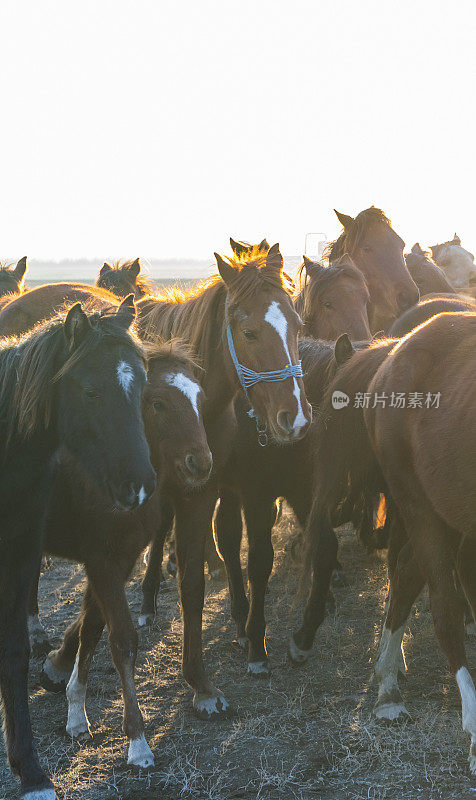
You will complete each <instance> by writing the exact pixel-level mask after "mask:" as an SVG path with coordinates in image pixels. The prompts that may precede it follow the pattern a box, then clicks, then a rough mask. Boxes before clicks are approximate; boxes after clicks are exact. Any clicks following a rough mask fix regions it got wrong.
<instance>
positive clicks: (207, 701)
mask: <svg viewBox="0 0 476 800" xmlns="http://www.w3.org/2000/svg"><path fill="white" fill-rule="evenodd" d="M193 712H194V714H195V716H197V717H198V718H199V719H203V720H206V721H208V720H213V719H220V718H221V717H228V716H230V715H231V714H232V713H233V711H232V709H231V706H230V704H229V703H228V701H227V700H225V698H224V697H223V695H222V694H217V695H215V696H214V697H210V696H208V695H205V694H202V693H199V692H197V693H196V694H195V697H194V698H193Z"/></svg>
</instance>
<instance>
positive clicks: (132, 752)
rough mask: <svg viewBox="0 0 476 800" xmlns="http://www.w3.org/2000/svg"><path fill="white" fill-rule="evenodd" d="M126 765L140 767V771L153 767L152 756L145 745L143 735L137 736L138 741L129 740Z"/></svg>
mask: <svg viewBox="0 0 476 800" xmlns="http://www.w3.org/2000/svg"><path fill="white" fill-rule="evenodd" d="M127 763H128V764H129V765H130V766H133V767H140V768H141V769H150V768H151V767H153V766H154V755H153V753H152V750H151V749H150V747H149V745H148V744H147V741H146V738H145V736H144V734H142V735H141V736H139V738H138V739H131V740H130V742H129V752H128V754H127Z"/></svg>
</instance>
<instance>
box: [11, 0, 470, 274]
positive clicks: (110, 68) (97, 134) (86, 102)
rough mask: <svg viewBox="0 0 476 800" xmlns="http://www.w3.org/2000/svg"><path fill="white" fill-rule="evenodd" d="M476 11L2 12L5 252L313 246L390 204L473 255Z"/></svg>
mask: <svg viewBox="0 0 476 800" xmlns="http://www.w3.org/2000/svg"><path fill="white" fill-rule="evenodd" d="M475 17H476V6H475V3H474V2H473V0H468V1H467V2H466V1H465V0H454V1H453V2H445V3H441V2H438V0H399V1H398V2H392V1H390V0H341V2H339V1H338V0H312V1H310V2H307V1H306V0H292V2H280V0H239V2H234V1H230V0H191V1H190V2H177V0H133V1H132V2H130V1H129V0H111V1H109V0H94V1H93V2H92V1H91V0H81V1H80V2H79V1H76V0H67V2H65V0H41V2H38V0H34V2H22V1H21V0H13V2H12V1H11V0H2V3H1V6H0V36H1V54H0V58H1V69H0V97H1V106H0V107H1V112H2V121H1V128H0V131H1V132H0V137H1V140H0V145H1V146H0V181H1V185H0V192H1V239H0V259H2V258H7V257H11V258H15V257H20V256H22V255H25V254H26V255H28V256H29V257H30V258H55V259H58V258H62V257H71V258H74V257H82V256H86V257H95V256H98V255H102V254H109V255H111V256H115V257H121V256H122V257H135V256H138V255H139V256H142V257H144V258H148V257H149V258H151V257H153V258H170V257H181V256H183V257H195V258H209V259H210V260H212V259H213V251H214V250H218V251H222V252H228V237H229V236H230V235H232V236H233V237H235V238H241V239H248V240H251V241H257V240H259V239H261V238H262V237H263V236H267V238H268V239H269V241H270V242H274V241H279V242H280V244H281V247H282V250H283V252H284V253H287V254H295V255H298V254H300V253H301V252H302V251H303V247H304V237H305V234H306V232H308V231H325V232H326V233H327V235H328V237H329V238H334V237H335V235H336V234H337V233H338V230H339V227H338V224H337V220H336V219H335V217H334V215H333V212H332V209H333V208H334V207H336V208H338V209H339V210H342V211H344V212H346V213H348V214H352V215H354V214H356V213H357V212H358V211H360V210H362V209H363V208H366V207H368V206H369V205H372V204H374V205H377V206H380V207H381V208H383V209H384V211H385V212H386V213H387V214H388V215H389V216H390V218H391V219H392V222H393V224H394V227H395V228H396V230H397V231H398V232H399V233H400V234H401V235H402V236H403V237H404V239H405V240H406V242H407V245H409V246H411V245H412V244H413V242H414V241H416V240H419V241H420V242H421V244H422V245H425V244H434V243H435V242H436V241H443V240H446V239H448V238H451V237H452V236H453V233H454V231H455V230H456V231H457V232H458V234H459V235H460V236H461V238H462V240H463V245H465V244H466V245H467V246H468V247H469V249H472V250H473V252H474V249H475V246H476V230H475V228H476V219H475V208H474V206H475V203H474V183H475V177H476V176H475V160H474V153H475V149H476V126H475V121H476V120H475V77H476V57H475V51H476V47H475V25H474V23H475Z"/></svg>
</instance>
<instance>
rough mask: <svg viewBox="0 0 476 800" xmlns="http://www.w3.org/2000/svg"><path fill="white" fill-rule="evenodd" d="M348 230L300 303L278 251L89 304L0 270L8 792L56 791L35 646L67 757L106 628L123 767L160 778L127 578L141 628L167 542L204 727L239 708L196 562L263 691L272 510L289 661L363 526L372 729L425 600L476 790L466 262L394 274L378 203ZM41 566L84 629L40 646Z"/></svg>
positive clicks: (41, 797)
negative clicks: (378, 611) (142, 563)
mask: <svg viewBox="0 0 476 800" xmlns="http://www.w3.org/2000/svg"><path fill="white" fill-rule="evenodd" d="M336 213H337V212H336ZM337 216H338V218H339V221H340V222H341V224H342V226H343V231H342V234H341V235H340V236H339V238H338V239H337V241H336V242H334V243H332V245H330V246H329V248H328V253H327V263H326V266H323V265H321V264H320V263H317V262H314V261H311V260H310V259H308V258H306V257H305V258H304V261H303V264H302V267H301V273H300V278H301V280H300V289H299V291H297V292H296V291H295V290H294V286H293V283H292V281H291V280H290V278H289V277H288V276H287V275H286V273H285V272H284V270H283V258H282V256H281V254H280V252H279V247H278V245H273V246H272V247H270V246H269V245H268V243H267V242H266V240H263V241H262V242H261V243H260V244H259V245H248V244H246V243H244V242H235V241H233V240H230V243H231V246H232V250H233V255H232V256H230V257H229V258H222V257H221V256H219V255H217V254H215V255H216V260H217V267H218V273H219V274H218V275H217V276H216V277H215V278H212V279H210V280H209V281H207V282H205V283H203V284H200V285H198V286H197V287H195V288H193V289H192V290H190V291H187V292H182V291H180V290H179V289H173V290H169V291H167V292H165V293H157V292H154V291H153V288H152V286H151V285H149V283H148V282H147V280H146V279H145V278H144V277H143V276H142V275H141V272H140V264H139V261H134V262H127V263H125V264H116V265H113V266H110V265H108V264H105V265H104V266H103V268H102V269H101V271H100V273H99V275H98V279H97V282H96V286H94V287H91V286H86V285H81V284H73V283H58V284H47V285H44V286H39V287H37V288H35V289H31V290H29V291H27V290H26V289H25V288H24V286H23V279H24V275H25V271H26V260H25V259H22V260H21V261H19V262H18V264H17V265H16V267H15V268H7V267H4V268H2V269H0V293H1V294H2V296H1V297H0V337H2V338H1V345H0V448H1V452H2V460H1V464H0V519H1V529H0V689H1V695H2V699H3V708H4V717H5V737H6V745H7V752H8V758H9V763H10V766H11V768H12V770H13V771H14V772H15V773H16V774H18V775H19V778H20V782H21V793H22V797H25V798H28V800H52V799H53V798H55V797H56V794H55V790H54V788H53V785H52V783H51V781H50V779H49V778H48V776H47V775H46V774H45V772H44V771H43V769H42V768H41V766H40V763H39V760H38V756H37V753H36V749H35V744H34V740H33V735H32V731H31V726H30V717H29V710H28V688H27V678H28V662H29V652H30V649H29V640H30V642H31V645H32V647H33V648H34V649H36V650H37V651H38V650H39V651H43V652H45V654H47V655H46V661H45V663H44V667H43V673H42V683H43V686H44V687H45V688H46V689H49V690H51V691H64V690H65V689H66V697H67V703H68V716H67V723H66V730H67V732H68V733H69V734H70V735H71V736H73V737H77V738H81V737H84V736H88V734H89V723H88V719H87V715H86V710H85V697H86V686H87V680H88V671H89V667H90V664H91V660H92V656H93V653H94V650H95V647H96V645H97V643H98V641H99V638H100V636H101V634H102V631H103V628H104V627H105V626H106V627H107V630H108V635H109V644H110V649H111V654H112V658H113V660H114V664H115V666H116V668H117V671H118V673H119V676H120V679H121V684H122V692H123V703H124V731H125V734H126V736H127V738H128V741H129V749H128V763H129V764H131V765H136V766H138V767H143V768H147V767H150V766H152V765H153V763H154V757H153V754H152V752H151V750H150V748H149V746H148V744H147V741H146V739H145V736H144V724H143V720H142V716H141V712H140V709H139V705H138V702H137V697H136V691H135V685H134V668H135V660H136V653H137V641H138V639H137V632H136V628H135V626H134V624H133V621H132V618H131V614H130V611H129V608H128V604H127V600H126V595H125V584H126V581H127V579H128V577H129V576H130V574H131V571H132V569H133V567H134V564H135V563H136V561H137V559H138V557H139V555H140V553H141V552H142V551H143V550H144V549H145V548H146V547H147V546H148V545H151V549H150V557H149V563H148V567H147V571H146V575H145V577H144V581H143V604H142V609H141V614H140V617H139V625H143V624H146V623H148V622H150V620H151V619H152V618H153V616H154V613H155V606H156V602H157V595H158V591H159V586H160V580H161V575H162V558H163V548H164V541H165V537H166V536H167V534H168V532H169V531H170V529H171V528H172V526H173V529H174V536H175V551H176V559H177V565H178V585H179V591H180V600H181V605H182V614H183V674H184V677H185V679H186V681H187V682H188V684H189V685H190V686H191V688H192V690H193V709H194V711H195V713H196V714H197V715H198V716H199V717H201V718H202V719H211V718H213V717H218V716H221V715H226V714H228V713H229V712H230V706H229V703H228V701H227V699H226V698H225V697H224V695H223V694H222V693H221V692H220V690H219V689H218V688H217V687H215V686H213V685H212V683H211V682H210V680H209V679H208V677H207V674H206V671H205V668H204V664H203V660H202V610H203V600H204V565H205V562H206V563H207V565H208V570H209V572H210V573H213V572H214V571H215V570H216V569H218V568H219V567H220V565H221V564H222V561H223V562H224V564H225V568H226V572H227V577H228V584H229V591H230V598H231V611H232V616H233V619H234V621H235V623H236V635H237V641H238V642H239V643H240V645H241V646H243V647H247V648H248V667H247V669H248V673H249V674H250V675H253V676H258V677H259V676H268V675H269V674H270V666H269V659H268V653H267V650H266V643H265V628H266V623H265V597H266V591H267V582H268V579H269V576H270V574H271V570H272V565H273V547H272V542H271V530H272V527H273V524H274V522H275V520H276V509H277V502H276V501H277V500H278V499H279V498H285V499H286V500H287V502H288V504H289V505H290V506H291V508H292V509H293V511H294V513H295V515H296V518H297V520H298V522H299V523H300V526H301V528H302V529H303V530H304V531H305V534H304V543H303V547H305V548H306V555H305V557H304V559H303V561H304V566H303V576H302V585H303V586H304V585H305V586H306V587H307V585H308V584H309V586H310V588H309V592H308V596H307V601H306V605H305V609H304V613H303V618H302V624H301V626H300V628H299V629H298V630H297V631H295V632H294V634H293V635H292V636H291V638H290V641H289V656H290V658H291V659H292V661H293V662H294V663H296V664H300V663H303V662H305V661H306V660H307V659H308V657H309V654H310V651H311V648H312V645H313V642H314V638H315V635H316V632H317V629H318V627H319V625H320V624H321V622H322V621H323V619H324V616H325V609H326V601H327V599H328V595H329V591H330V585H331V581H332V574H333V572H334V571H335V570H336V569H339V568H340V565H339V562H338V543H337V538H336V534H335V532H334V527H336V526H338V525H341V524H343V523H345V522H352V523H353V525H354V526H355V528H356V530H357V531H358V533H359V536H360V538H361V539H362V541H363V542H364V543H365V544H366V545H367V547H374V546H384V547H386V548H388V571H389V579H390V593H389V606H388V613H387V616H386V620H385V623H384V627H383V632H382V636H381V640H380V646H379V655H378V659H377V663H376V673H377V678H378V684H379V689H378V698H377V703H376V707H375V714H376V715H377V717H379V718H381V719H386V720H390V721H391V720H395V719H398V718H402V717H404V716H405V715H407V714H408V712H407V710H406V708H405V705H404V703H403V699H402V696H401V693H400V689H399V686H398V674H399V672H402V671H404V670H405V660H404V655H403V650H402V637H403V632H404V628H405V623H406V620H407V617H408V614H409V612H410V609H411V607H412V604H413V602H414V600H415V599H416V597H417V596H418V594H419V592H420V591H421V589H422V588H423V587H424V586H425V585H428V588H429V593H430V600H431V609H432V614H433V620H434V627H435V632H436V635H437V637H438V640H439V643H440V645H441V647H442V649H443V651H444V652H445V654H446V656H447V659H448V662H449V665H450V668H451V670H452V673H453V674H454V675H455V677H456V681H457V685H458V688H459V691H460V695H461V702H462V722H463V728H464V730H465V731H467V732H468V733H469V734H470V736H471V750H470V757H469V760H470V769H471V772H472V773H473V774H476V691H475V687H474V685H473V681H472V678H471V675H470V673H469V670H468V667H467V663H466V656H465V647H464V635H465V631H464V620H465V614H466V617H468V614H470V613H471V612H469V611H468V605H467V604H469V607H470V608H471V609H472V612H473V614H474V613H476V569H475V568H476V537H475V534H476V527H475V524H474V520H475V519H476V499H475V498H476V493H475V491H474V488H475V487H474V475H475V467H476V464H475V458H476V435H475V434H476V429H475V426H474V422H473V415H472V411H473V399H472V395H471V391H472V390H474V387H475V386H476V360H475V358H474V353H475V352H476V302H475V300H474V299H473V296H474V289H475V285H476V267H475V265H474V260H473V257H472V256H471V254H470V253H468V251H466V250H464V248H462V246H461V242H460V240H459V238H458V237H457V236H456V235H455V238H454V239H453V240H452V241H449V242H446V243H445V244H442V245H437V246H435V247H433V248H431V254H430V252H428V251H424V250H422V249H421V248H420V246H419V245H415V246H414V247H413V248H412V252H411V253H409V254H407V256H406V257H404V242H403V240H402V239H401V238H400V237H399V236H398V235H397V233H396V232H395V231H394V230H393V228H392V227H391V224H390V222H389V220H388V219H387V218H386V217H385V215H384V214H383V213H382V212H381V211H380V210H379V209H376V208H374V207H373V206H372V207H371V208H369V209H366V210H365V211H362V212H361V213H360V214H358V215H357V216H356V217H355V218H352V217H350V216H347V215H344V214H340V213H338V214H337ZM432 256H433V257H432ZM420 298H421V299H420ZM313 412H314V413H313ZM243 518H244V521H245V524H246V534H247V540H248V582H249V599H248V596H247V593H246V591H245V586H244V583H243V574H242V569H241V563H240V548H241V541H242V533H243V531H242V528H243ZM377 518H378V520H379V522H378V525H379V527H378V529H376V528H375V526H376V522H375V520H376V519H377ZM217 549H218V551H219V554H220V556H221V559H220V558H219V556H218V555H217ZM43 552H44V553H50V554H54V555H58V556H63V557H65V558H68V559H71V560H73V561H76V562H79V563H81V564H83V565H84V568H85V572H86V576H87V584H86V588H85V591H84V596H83V602H82V608H81V612H80V614H79V616H78V618H77V619H76V620H75V621H73V622H72V624H71V625H70V626H69V628H68V629H67V631H66V632H65V634H64V637H63V641H62V643H61V646H60V647H59V649H57V650H54V651H53V650H51V648H50V646H49V645H48V641H47V637H46V633H45V631H44V629H43V627H42V625H41V622H40V620H39V618H38V603H37V593H38V579H39V575H40V563H41V557H42V553H43ZM463 598H465V600H464V599H463ZM466 601H467V603H466Z"/></svg>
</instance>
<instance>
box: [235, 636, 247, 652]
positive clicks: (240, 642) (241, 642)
mask: <svg viewBox="0 0 476 800" xmlns="http://www.w3.org/2000/svg"><path fill="white" fill-rule="evenodd" d="M233 644H234V645H235V647H239V649H240V650H246V649H247V647H248V639H247V638H246V636H237V637H236V639H233Z"/></svg>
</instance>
